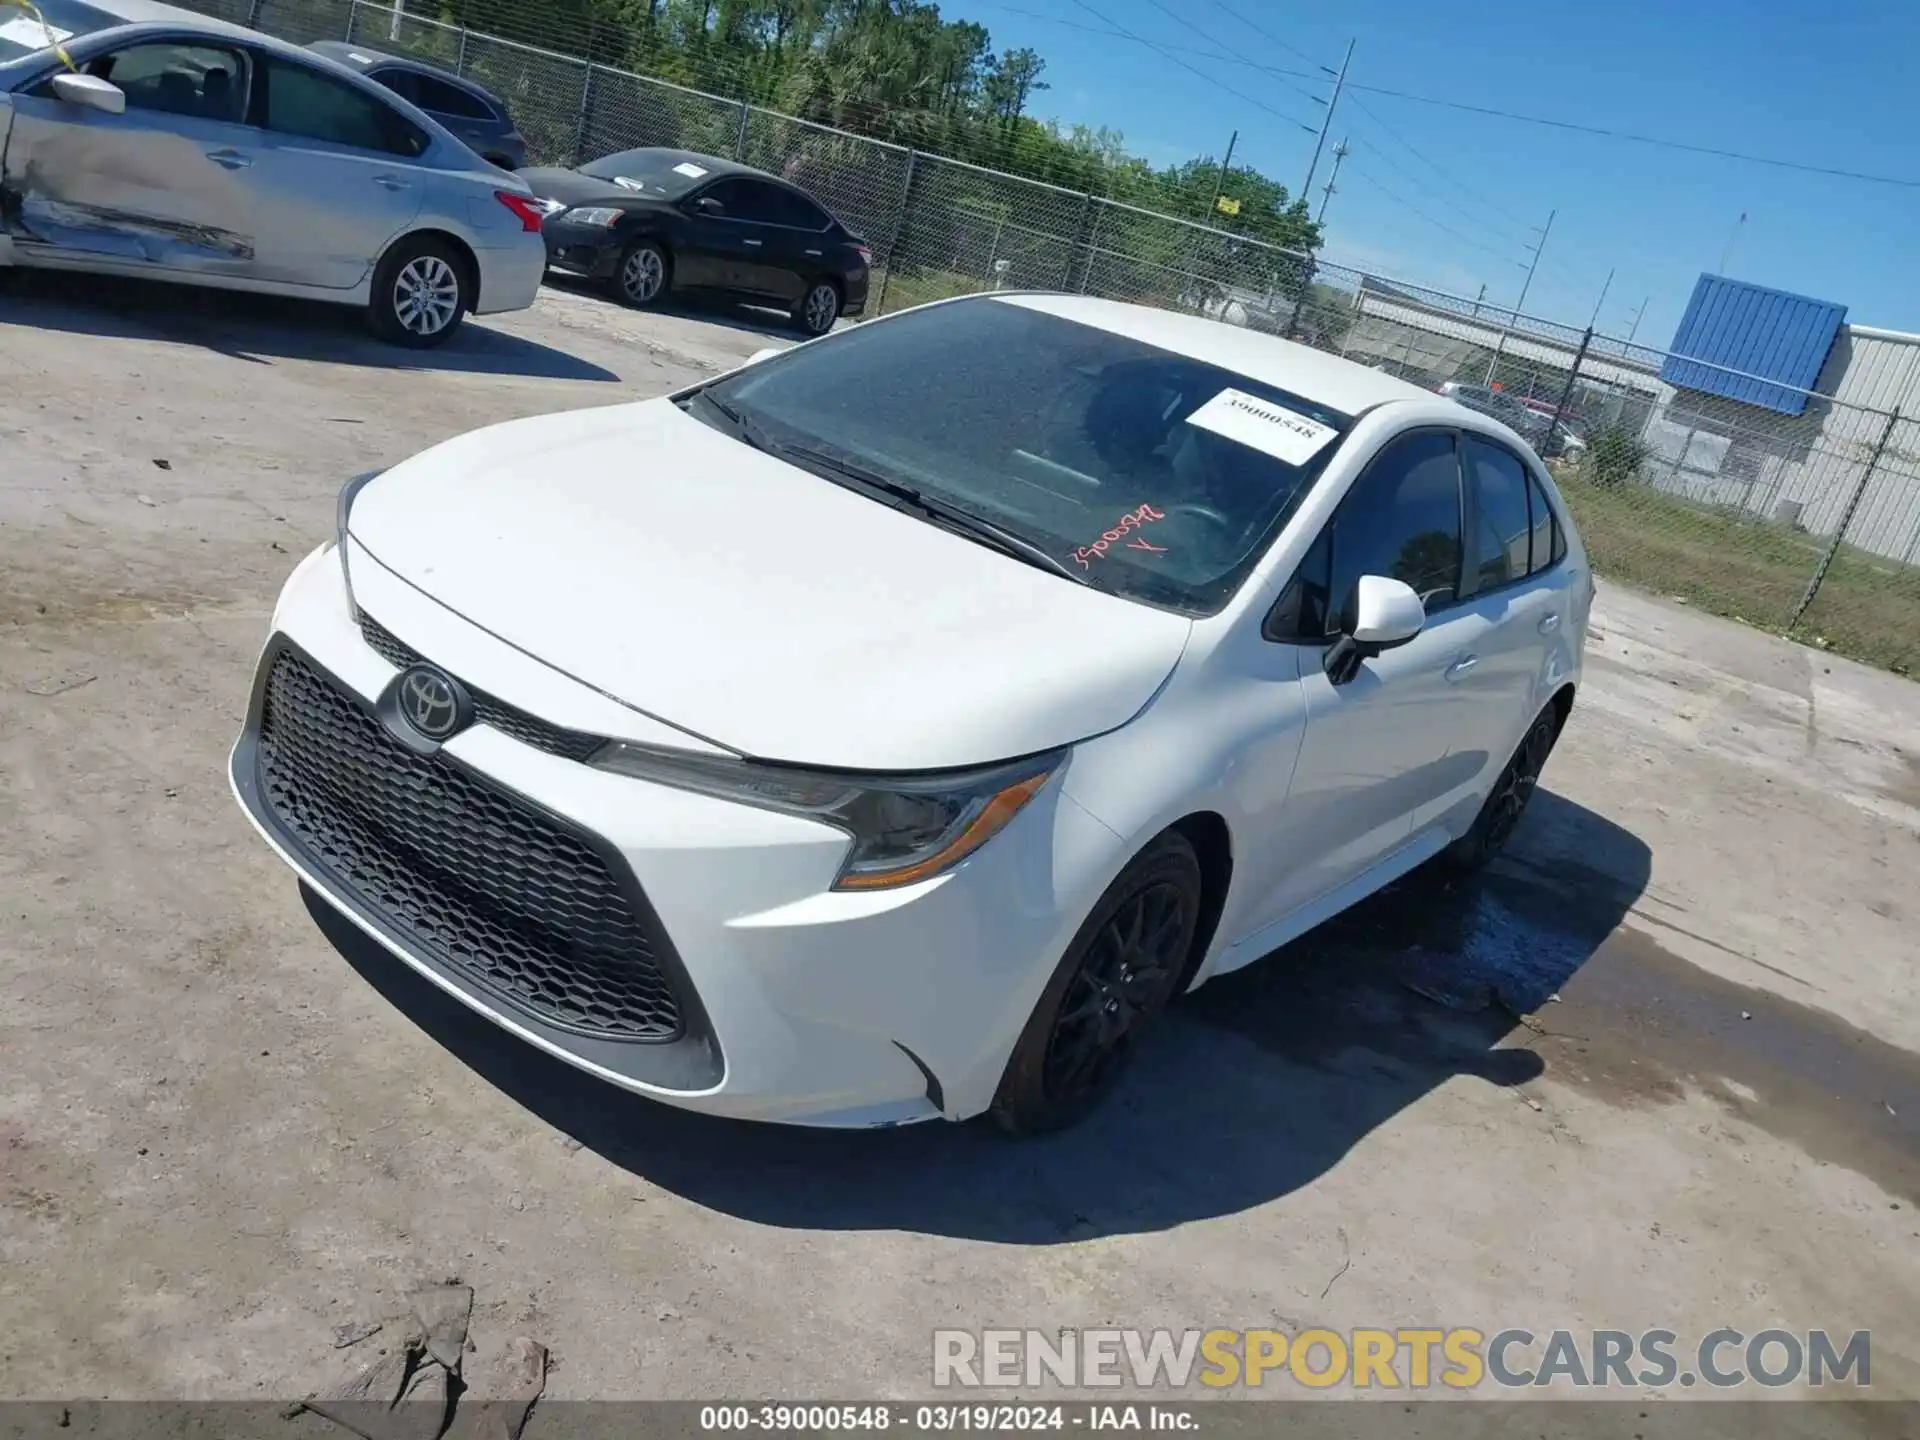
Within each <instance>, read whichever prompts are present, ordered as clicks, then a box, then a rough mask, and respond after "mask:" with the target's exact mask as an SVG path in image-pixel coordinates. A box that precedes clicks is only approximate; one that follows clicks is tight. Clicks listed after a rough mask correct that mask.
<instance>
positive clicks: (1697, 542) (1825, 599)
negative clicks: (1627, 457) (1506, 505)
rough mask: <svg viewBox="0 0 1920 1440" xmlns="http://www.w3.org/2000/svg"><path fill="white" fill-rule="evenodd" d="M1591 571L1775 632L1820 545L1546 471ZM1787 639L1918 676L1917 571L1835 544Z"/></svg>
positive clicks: (1677, 502)
mask: <svg viewBox="0 0 1920 1440" xmlns="http://www.w3.org/2000/svg"><path fill="white" fill-rule="evenodd" d="M1555 478H1556V479H1557V480H1558V481H1559V485H1560V493H1561V494H1562V495H1564V496H1565V497H1566V501H1567V506H1568V508H1569V509H1571V510H1572V511H1573V517H1574V520H1575V522H1576V523H1577V524H1578V525H1579V527H1580V536H1581V538H1582V539H1583V540H1584V541H1585V542H1586V546H1587V553H1588V555H1589V556H1590V557H1591V558H1592V560H1593V568H1594V570H1595V572H1596V573H1598V574H1600V575H1604V576H1605V577H1607V578H1608V579H1609V580H1617V581H1620V582H1622V583H1624V584H1628V585H1632V586H1635V587H1637V588H1639V589H1642V590H1648V591H1651V592H1653V593H1655V594H1658V595H1668V596H1677V597H1680V598H1683V599H1685V600H1686V601H1687V602H1688V603H1689V604H1692V605H1695V606H1697V607H1699V608H1700V609H1702V610H1706V611H1709V612H1711V613H1712V614H1715V615H1725V616H1728V617H1730V618H1732V619H1736V620H1741V621H1745V622H1746V623H1747V624H1750V625H1757V626H1759V627H1760V628H1761V629H1763V630H1773V631H1776V632H1778V631H1779V630H1780V628H1781V627H1782V626H1784V625H1785V624H1786V623H1787V617H1788V616H1789V615H1791V614H1792V613H1793V610H1794V607H1795V606H1796V605H1798V604H1799V602H1800V597H1801V595H1802V594H1803V593H1805V591H1806V588H1807V582H1808V581H1809V580H1811V579H1812V578H1813V573H1814V571H1815V569H1816V568H1817V567H1818V566H1819V563H1820V556H1821V555H1822V553H1823V552H1824V551H1825V548H1826V546H1825V542H1824V541H1822V540H1820V539H1818V538H1817V537H1814V536H1810V535H1806V534H1803V533H1801V532H1800V531H1797V530H1795V529H1793V528H1792V527H1791V526H1787V525H1781V524H1778V523H1776V522H1774V521H1769V520H1761V519H1757V518H1755V517H1752V516H1747V515H1742V514H1738V513H1735V512H1731V511H1727V510H1722V509H1716V508H1713V507H1709V506H1703V505H1696V504H1693V503H1692V502H1690V501H1687V500H1683V499H1681V498H1679V497H1678V496H1674V495H1668V494H1664V493H1663V492H1661V491H1658V490H1655V489H1654V488H1652V487H1651V486H1649V485H1645V484H1641V483H1637V482H1626V483H1617V482H1616V483H1607V482H1602V481H1600V480H1597V479H1595V478H1593V476H1592V475H1591V474H1590V473H1589V471H1588V469H1587V468H1585V467H1571V466H1569V467H1562V466H1556V467H1555ZM1793 638H1795V639H1796V640H1802V641H1805V642H1807V643H1808V644H1813V645H1819V646H1820V647H1822V648H1823V649H1828V650H1832V651H1833V652H1834V653H1835V654H1837V655H1845V656H1847V657H1848V658H1849V659H1853V660H1859V661H1862V662H1864V663H1866V664H1868V665H1877V666H1879V667H1881V668H1882V669H1885V670H1891V671H1893V672H1895V673H1896V674H1900V675H1913V674H1915V673H1916V672H1920V568H1915V567H1912V566H1902V565H1901V564H1900V563H1899V562H1898V561H1895V560H1889V559H1887V558H1885V557H1883V556H1879V555H1872V554H1869V553H1867V552H1866V551H1862V550H1856V549H1854V548H1853V547H1852V546H1846V545H1843V546H1842V547H1841V548H1840V552H1839V554H1837V555H1836V556H1835V557H1834V561H1833V566H1832V568H1831V569H1829V570H1828V571H1827V576H1826V579H1825V580H1824V581H1823V582H1822V584H1821V587H1820V593H1819V594H1818V595H1817V596H1815V598H1814V602H1813V604H1812V605H1811V606H1810V607H1809V608H1808V610H1807V613H1806V615H1805V616H1804V617H1803V618H1802V619H1801V622H1800V624H1799V625H1798V626H1797V627H1796V628H1795V630H1794V632H1793Z"/></svg>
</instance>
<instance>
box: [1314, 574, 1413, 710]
mask: <svg viewBox="0 0 1920 1440" xmlns="http://www.w3.org/2000/svg"><path fill="white" fill-rule="evenodd" d="M1426 623H1427V608H1426V606H1425V605H1423V604H1421V603H1420V597H1419V596H1418V595H1416V594H1414V592H1413V587H1412V586H1411V585H1409V584H1407V583H1406V582H1405V581H1404V580H1395V579H1393V578H1392V577H1391V576H1387V575H1362V576H1361V577H1360V580H1359V583H1358V584H1356V585H1355V586H1354V587H1353V595H1352V597H1351V598H1350V599H1349V600H1348V601H1347V609H1346V613H1345V614H1343V615H1342V616H1341V617H1340V632H1341V633H1340V638H1339V639H1338V640H1336V641H1334V642H1333V644H1332V645H1331V646H1330V647H1328V650H1327V656H1326V666H1327V678H1328V679H1330V680H1332V681H1333V683H1334V684H1336V685H1344V684H1346V683H1347V681H1349V680H1351V679H1352V678H1353V677H1354V675H1355V674H1356V673H1358V671H1359V669H1360V662H1361V661H1362V660H1366V659H1368V658H1370V657H1372V656H1374V655H1378V654H1380V653H1381V652H1382V651H1383V650H1391V649H1393V648H1394V647H1395V646H1398V645H1404V644H1406V643H1407V642H1408V641H1409V640H1411V639H1413V637H1414V636H1416V635H1418V634H1419V633H1420V631H1421V629H1422V627H1424V626H1425V625H1426Z"/></svg>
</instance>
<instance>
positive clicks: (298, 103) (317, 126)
mask: <svg viewBox="0 0 1920 1440" xmlns="http://www.w3.org/2000/svg"><path fill="white" fill-rule="evenodd" d="M266 70H267V104H266V120H267V129H269V130H272V131H275V132H277V133H279V134H281V135H294V136H299V137H300V138H302V139H306V140H320V141H324V142H326V143H327V144H330V145H343V146H347V147H349V148H351V149H355V150H371V151H375V152H383V153H385V154H389V155H406V156H414V155H419V154H421V153H422V152H424V151H425V150H426V148H427V134H426V132H425V131H424V130H422V129H421V128H420V127H419V126H417V125H415V124H414V123H413V122H412V121H411V120H409V119H407V117H406V116H404V115H402V114H401V113H400V112H399V111H398V110H395V109H394V108H392V107H391V106H389V105H384V104H382V103H381V102H380V101H379V99H377V98H376V97H375V96H374V95H372V94H369V93H368V92H367V91H364V90H362V89H360V88H359V87H358V86H356V85H350V84H348V83H347V82H346V81H344V80H337V79H335V78H334V77H333V76H331V75H323V74H321V73H320V72H319V71H317V70H310V69H308V68H307V67H306V66H305V65H296V64H293V63H292V62H290V61H287V60H282V59H279V58H277V57H274V58H269V59H268V60H267V62H266Z"/></svg>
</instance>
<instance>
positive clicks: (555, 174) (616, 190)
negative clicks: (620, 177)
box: [514, 165, 667, 209]
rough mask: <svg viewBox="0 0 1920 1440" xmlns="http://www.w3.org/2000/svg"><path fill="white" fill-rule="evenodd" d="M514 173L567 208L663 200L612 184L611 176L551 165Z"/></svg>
mask: <svg viewBox="0 0 1920 1440" xmlns="http://www.w3.org/2000/svg"><path fill="white" fill-rule="evenodd" d="M514 173H515V174H517V175H519V177H520V178H521V179H522V180H524V181H526V182H527V184H528V185H530V186H532V187H533V193H534V194H535V195H538V196H539V197H540V198H541V199H542V200H558V201H559V202H560V203H561V204H562V205H565V206H567V207H568V208H569V209H571V208H572V207H573V206H576V205H621V206H631V205H636V204H652V205H664V204H666V203H667V201H666V199H665V197H663V196H659V195H642V194H641V193H640V192H639V191H637V190H629V189H627V188H626V187H625V186H624V185H616V184H614V183H613V182H612V181H611V180H596V179H594V178H593V176H591V175H582V174H581V173H580V172H579V171H578V170H562V169H559V168H557V167H555V166H551V165H537V166H534V167H532V168H530V169H526V170H518V171H515V172H514Z"/></svg>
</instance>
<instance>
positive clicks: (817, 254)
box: [807, 250, 820, 260]
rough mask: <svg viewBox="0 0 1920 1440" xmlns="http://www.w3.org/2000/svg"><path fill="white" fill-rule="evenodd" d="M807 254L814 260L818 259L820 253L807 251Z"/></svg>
mask: <svg viewBox="0 0 1920 1440" xmlns="http://www.w3.org/2000/svg"><path fill="white" fill-rule="evenodd" d="M807 254H809V255H811V256H812V257H813V258H814V259H816V260H817V259H819V258H820V252H819V251H818V250H809V251H807Z"/></svg>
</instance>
